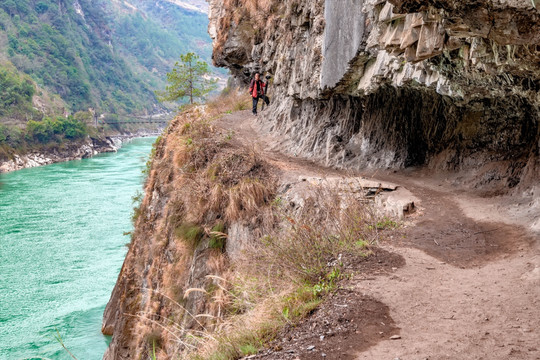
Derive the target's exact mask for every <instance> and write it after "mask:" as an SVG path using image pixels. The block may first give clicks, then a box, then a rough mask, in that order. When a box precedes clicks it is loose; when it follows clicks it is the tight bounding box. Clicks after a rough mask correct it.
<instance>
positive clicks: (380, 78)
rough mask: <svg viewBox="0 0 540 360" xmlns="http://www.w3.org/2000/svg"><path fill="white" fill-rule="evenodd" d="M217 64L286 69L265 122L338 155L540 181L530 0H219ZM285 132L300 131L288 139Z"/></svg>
mask: <svg viewBox="0 0 540 360" xmlns="http://www.w3.org/2000/svg"><path fill="white" fill-rule="evenodd" d="M210 3H211V6H210V28H209V31H210V34H211V36H212V37H213V39H214V61H215V63H216V64H217V65H219V66H225V67H228V68H230V69H231V71H232V72H233V74H235V75H236V76H237V77H238V78H239V79H241V80H242V79H243V80H246V79H247V78H248V77H249V76H250V75H251V74H252V73H253V72H254V71H255V70H259V71H263V72H265V73H268V74H270V75H272V76H273V82H272V83H271V88H270V96H271V97H272V98H273V100H274V105H273V106H272V107H271V110H269V112H268V113H267V114H266V116H264V117H263V120H262V123H261V125H262V126H263V127H264V128H266V130H268V131H271V132H273V133H274V134H280V136H281V143H282V144H281V145H282V146H280V149H282V150H283V151H289V152H291V153H294V154H296V155H301V156H305V157H308V158H311V159H316V160H317V161H319V162H323V163H325V164H326V165H332V166H338V167H344V168H356V169H365V168H367V167H384V168H386V167H390V168H399V167H407V166H413V165H429V166H430V167H432V168H436V169H438V170H452V171H463V172H464V173H467V174H468V176H467V179H468V181H470V182H472V184H474V185H475V186H479V187H487V188H489V189H493V190H497V191H505V190H506V189H508V188H512V187H515V186H516V185H518V184H520V183H521V184H523V185H524V186H530V185H531V181H533V180H534V179H538V177H539V176H538V173H539V172H540V165H539V160H538V152H539V143H540V127H539V118H540V116H539V108H538V106H539V104H540V93H539V92H538V90H540V66H539V65H540V29H539V28H538V27H539V26H540V25H539V24H540V21H539V20H540V13H539V11H538V10H537V9H536V8H535V7H534V3H533V2H531V1H530V0H515V1H512V0H499V1H491V0H483V1H475V2H471V1H452V0H446V1H428V0H412V1H406V0H391V1H381V0H343V1H331V0H327V1H323V0H303V1H301V0H294V1H287V2H281V1H272V0H270V1H265V2H251V1H238V0H236V1H235V0H212V1H211V2H210ZM283 134H285V135H286V136H282V135H283Z"/></svg>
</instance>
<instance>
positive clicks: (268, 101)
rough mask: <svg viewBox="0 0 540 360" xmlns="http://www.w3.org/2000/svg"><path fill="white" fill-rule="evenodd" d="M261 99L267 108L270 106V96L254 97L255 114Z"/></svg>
mask: <svg viewBox="0 0 540 360" xmlns="http://www.w3.org/2000/svg"><path fill="white" fill-rule="evenodd" d="M259 99H263V100H264V102H265V103H266V105H267V106H268V105H270V99H269V98H268V96H266V95H260V96H257V97H256V98H255V97H254V98H253V113H254V114H256V113H257V105H258V104H259Z"/></svg>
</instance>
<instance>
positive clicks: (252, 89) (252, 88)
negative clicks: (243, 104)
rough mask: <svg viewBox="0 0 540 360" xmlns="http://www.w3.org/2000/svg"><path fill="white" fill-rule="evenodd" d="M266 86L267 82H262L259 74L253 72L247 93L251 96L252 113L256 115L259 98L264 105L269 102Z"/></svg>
mask: <svg viewBox="0 0 540 360" xmlns="http://www.w3.org/2000/svg"><path fill="white" fill-rule="evenodd" d="M267 87H268V82H263V81H262V80H261V74H259V73H258V72H257V73H255V78H254V79H251V84H250V85H249V93H250V94H251V97H252V98H253V115H257V105H258V104H259V99H263V101H264V102H265V103H266V105H269V104H270V99H268V96H266V94H265V93H266V88H267Z"/></svg>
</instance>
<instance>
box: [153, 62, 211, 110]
mask: <svg viewBox="0 0 540 360" xmlns="http://www.w3.org/2000/svg"><path fill="white" fill-rule="evenodd" d="M199 59H200V58H199V56H198V55H196V54H194V53H192V52H190V53H187V54H185V55H184V54H182V55H180V61H177V62H176V64H175V65H174V68H173V69H172V71H171V72H169V73H167V81H168V83H169V85H168V86H167V87H166V88H165V91H160V92H156V94H157V96H158V99H159V101H177V100H179V99H182V98H186V97H187V98H189V103H190V104H193V100H194V99H197V98H201V99H204V97H205V96H206V95H208V93H209V92H210V91H212V90H214V89H216V83H217V80H216V79H212V78H210V77H209V74H210V69H209V67H208V64H207V63H206V62H204V61H200V60H199Z"/></svg>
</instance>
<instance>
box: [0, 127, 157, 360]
mask: <svg viewBox="0 0 540 360" xmlns="http://www.w3.org/2000/svg"><path fill="white" fill-rule="evenodd" d="M154 140H155V139H154V138H140V139H134V140H133V141H131V142H129V143H127V144H125V145H124V147H122V149H120V150H119V151H118V153H109V154H100V155H97V156H96V157H94V158H92V159H84V160H81V161H70V162H66V163H58V164H53V165H48V166H43V167H38V168H32V169H23V170H19V171H15V172H12V173H7V174H0V359H1V360H4V359H6V360H11V359H15V360H18V359H34V358H46V359H70V358H71V357H70V356H69V354H68V353H67V352H66V351H65V350H63V349H62V347H61V345H60V344H59V343H58V342H57V341H56V340H54V335H55V334H56V330H58V333H59V334H60V335H61V337H62V339H63V341H64V344H65V345H66V347H67V348H68V349H69V350H70V351H71V352H72V353H73V354H74V355H75V356H76V357H77V358H78V359H79V360H97V359H101V358H102V356H103V353H104V352H105V349H106V347H107V344H108V341H109V339H108V338H106V337H105V336H103V335H102V334H101V332H100V330H101V318H102V314H103V310H104V309H105V305H106V304H107V301H108V300H109V296H110V294H111V291H112V288H113V287H114V284H115V281H116V278H117V276H118V273H119V271H120V267H121V266H122V262H123V259H124V256H125V254H126V251H127V248H126V246H125V245H126V243H128V242H129V236H127V235H124V232H128V231H130V230H131V229H132V224H131V213H132V207H133V205H132V197H133V196H134V195H135V194H136V193H137V192H138V191H142V182H143V174H142V172H141V170H142V169H143V168H144V167H145V162H146V160H147V158H148V154H149V152H150V149H151V146H152V143H153V141H154Z"/></svg>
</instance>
